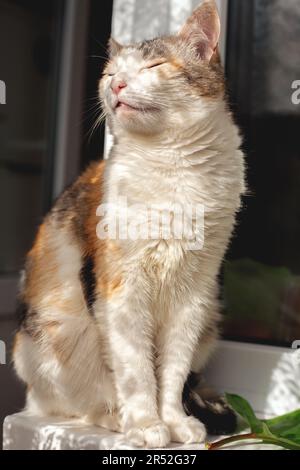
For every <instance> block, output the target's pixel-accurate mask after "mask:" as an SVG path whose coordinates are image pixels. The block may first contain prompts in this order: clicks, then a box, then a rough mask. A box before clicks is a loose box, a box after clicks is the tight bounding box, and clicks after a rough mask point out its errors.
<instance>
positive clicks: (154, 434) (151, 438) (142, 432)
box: [126, 421, 170, 449]
mask: <svg viewBox="0 0 300 470" xmlns="http://www.w3.org/2000/svg"><path fill="white" fill-rule="evenodd" d="M126 437H127V439H129V440H130V442H131V443H132V444H133V445H134V446H136V447H146V448H149V449H153V448H156V447H165V446H166V445H167V444H169V442H170V432H169V429H168V427H167V426H166V424H164V423H163V422H160V421H159V422H156V423H152V424H151V425H149V426H143V427H136V428H132V429H130V430H129V431H128V432H127V433H126Z"/></svg>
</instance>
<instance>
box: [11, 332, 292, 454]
mask: <svg viewBox="0 0 300 470" xmlns="http://www.w3.org/2000/svg"><path fill="white" fill-rule="evenodd" d="M293 354H294V353H293V352H292V351H291V350H288V349H284V348H277V347H270V346H260V345H254V344H244V343H235V342H230V341H221V342H220V345H219V348H218V351H217V353H216V355H215V357H214V358H213V360H212V361H211V363H210V366H209V368H208V370H207V373H206V376H207V380H208V383H209V384H211V385H213V386H215V387H216V388H217V389H218V390H220V391H227V392H233V393H237V394H240V395H242V396H244V397H245V398H247V399H248V400H249V401H250V402H251V404H252V406H253V407H254V409H255V411H256V412H257V413H258V414H259V415H264V416H273V415H278V414H281V413H285V412H288V411H292V410H294V409H295V408H299V407H300V391H299V387H298V386H295V385H296V384H297V383H298V384H299V383H300V372H299V369H300V362H298V363H297V361H295V356H293ZM218 439H219V438H218ZM208 440H209V441H212V440H213V441H214V440H216V438H214V437H210V438H209V439H208ZM3 448H4V450H13V449H19V450H21V449H37V450H43V449H57V450H58V449H61V450H65V449H74V450H76V449H94V450H117V449H118V450H122V449H123V450H130V449H133V447H132V446H130V444H129V443H128V442H126V440H125V438H124V436H123V435H121V434H117V433H112V432H109V431H107V430H104V429H101V428H97V427H93V426H87V425H83V424H82V423H80V422H78V421H76V420H66V419H64V418H40V417H36V416H30V415H28V414H26V413H24V412H23V413H18V414H15V415H12V416H8V417H7V418H6V419H5V422H4V437H3ZM168 449H172V450H178V451H181V450H204V444H199V445H198V444H197V445H184V446H181V445H178V444H171V445H170V446H169V447H168ZM230 449H236V450H243V449H245V450H251V449H260V450H262V449H271V446H263V445H261V444H258V445H253V444H251V445H245V444H244V443H243V445H241V444H238V445H235V446H230Z"/></svg>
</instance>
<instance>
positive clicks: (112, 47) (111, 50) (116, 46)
mask: <svg viewBox="0 0 300 470" xmlns="http://www.w3.org/2000/svg"><path fill="white" fill-rule="evenodd" d="M122 48H123V46H122V45H121V44H120V43H119V42H118V41H116V40H115V39H114V38H112V37H111V38H110V39H109V41H108V54H109V58H110V59H112V58H113V57H115V56H116V55H117V54H118V53H119V52H120V51H121V50H122Z"/></svg>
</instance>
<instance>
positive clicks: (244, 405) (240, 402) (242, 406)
mask: <svg viewBox="0 0 300 470" xmlns="http://www.w3.org/2000/svg"><path fill="white" fill-rule="evenodd" d="M225 396H226V400H227V402H228V403H229V405H230V406H231V407H232V408H233V409H234V410H235V411H236V412H237V413H238V414H239V415H240V416H241V417H242V418H244V419H245V420H246V421H247V423H248V425H249V426H250V429H251V432H253V433H256V434H261V433H263V423H262V422H261V421H260V420H259V419H258V418H257V417H256V416H255V413H254V411H253V409H252V407H251V405H250V404H249V403H248V402H247V400H245V399H244V398H242V397H240V396H239V395H234V394H231V393H226V394H225Z"/></svg>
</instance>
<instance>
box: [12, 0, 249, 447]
mask: <svg viewBox="0 0 300 470" xmlns="http://www.w3.org/2000/svg"><path fill="white" fill-rule="evenodd" d="M219 34H220V21H219V17H218V12H217V8H216V5H215V2H214V1H212V0H205V1H204V2H203V4H202V5H201V6H200V7H199V8H198V9H196V10H195V11H194V13H193V14H192V16H191V17H190V18H189V19H188V20H187V22H186V23H185V25H184V26H183V28H182V30H181V31H180V32H179V34H178V35H176V36H172V37H162V38H158V39H154V40H150V41H145V42H142V43H139V44H134V45H130V46H121V45H120V44H118V43H117V42H116V41H114V40H111V41H110V59H109V61H108V63H107V65H106V68H105V71H104V75H103V77H102V79H101V81H100V85H99V94H100V97H101V101H102V103H103V108H104V111H105V113H106V115H107V120H108V123H109V126H110V128H111V131H112V133H113V136H114V145H113V148H112V150H111V153H110V158H109V159H108V160H107V161H105V162H104V161H101V162H100V163H96V164H93V165H91V166H90V167H89V168H88V169H87V170H86V171H85V172H84V174H83V175H82V176H80V178H79V179H78V180H77V181H76V182H75V183H74V184H73V185H72V186H71V187H70V188H69V189H67V190H66V191H65V192H64V193H63V194H62V196H61V197H60V198H59V199H58V201H57V202H56V204H55V205H54V207H53V209H52V210H51V212H50V213H49V214H48V216H47V217H46V218H45V220H44V223H43V224H42V225H41V227H40V228H39V231H38V234H37V237H36V240H35V243H34V246H33V248H32V250H31V251H30V252H29V254H28V257H27V261H26V266H25V270H24V276H23V279H22V287H21V292H20V300H21V305H22V319H21V326H20V329H19V331H18V333H17V336H16V340H15V346H14V364H15V368H16V371H17V373H18V375H19V377H20V378H21V379H22V380H23V381H24V382H25V383H26V384H27V405H26V407H27V409H28V410H30V411H31V412H33V413H36V414H43V415H63V416H70V417H79V418H82V419H85V420H86V421H88V422H90V423H93V424H96V425H99V426H104V427H107V428H109V429H111V430H115V431H120V432H123V433H126V435H127V437H128V439H129V440H130V441H131V442H132V443H133V444H134V445H136V446H145V447H163V446H166V445H167V444H168V443H169V441H170V440H172V441H175V442H181V443H199V442H201V441H203V440H204V438H205V435H206V429H205V426H204V424H203V423H202V422H201V419H202V420H203V421H206V424H207V427H208V429H209V430H213V431H217V430H218V428H220V426H221V429H219V430H221V431H222V432H225V431H226V430H228V426H229V430H230V428H232V427H234V417H233V415H232V414H231V412H230V410H226V408H223V407H221V405H220V404H217V405H215V406H213V405H211V406H210V405H209V401H207V398H205V396H203V397H202V398H200V396H199V395H197V394H196V389H197V379H196V377H197V375H196V374H198V373H199V372H200V371H201V370H202V369H203V367H204V365H205V364H206V362H207V360H208V358H209V357H210V355H211V354H212V352H213V351H214V349H215V345H216V340H217V338H218V324H219V302H218V279H217V278H218V273H219V269H220V264H221V262H222V260H223V257H224V253H225V251H226V248H227V245H228V242H229V240H230V237H231V234H232V231H233V227H234V222H235V215H236V212H237V211H238V209H239V207H240V201H241V195H242V194H243V192H244V163H243V160H244V159H243V154H242V152H241V150H240V145H241V139H240V137H239V132H238V129H237V127H236V126H235V124H234V122H233V119H232V116H231V114H230V112H229V110H228V106H227V103H226V99H225V91H224V77H223V71H222V67H221V64H220V58H219V53H218V41H219ZM124 201H126V204H127V206H126V208H128V207H129V208H133V207H134V210H129V211H128V214H129V219H128V220H129V222H130V221H131V222H132V221H133V222H134V220H135V218H136V217H138V216H139V215H140V214H139V213H138V211H139V209H138V207H139V205H141V204H142V205H143V204H144V205H145V204H146V205H147V207H148V206H150V205H154V206H155V207H158V208H160V209H162V210H165V208H166V207H167V208H168V209H169V211H171V212H172V208H173V207H174V205H175V204H177V205H178V204H189V205H194V206H195V205H197V204H201V205H203V207H204V210H205V216H204V244H203V247H202V248H201V249H199V247H197V248H195V247H194V248H193V247H192V248H191V245H190V243H189V239H188V238H186V237H184V236H183V237H182V238H181V239H180V238H176V237H175V236H173V237H170V238H166V237H163V236H162V235H161V236H159V237H157V238H149V239H147V238H144V239H139V238H134V237H131V238H130V237H127V238H126V237H121V236H116V237H113V236H111V235H109V236H106V237H105V236H100V235H101V234H102V235H103V233H102V229H103V227H104V226H105V227H106V228H105V227H104V232H106V234H107V233H109V234H111V232H110V231H109V230H108V229H110V227H111V226H113V225H114V223H115V221H114V220H113V218H114V217H115V214H116V211H115V209H116V208H117V209H119V210H120V211H119V213H120V214H122V213H123V210H125V206H123V204H124ZM99 206H100V207H106V208H111V211H110V210H107V211H106V212H105V214H104V213H102V212H101V210H100V211H99ZM99 214H100V215H99ZM112 214H114V216H113V215H112ZM127 222H128V221H127ZM129 222H128V223H129ZM193 222H194V221H193ZM99 224H100V225H99ZM101 224H102V225H101ZM160 224H161V222H158V225H159V226H158V227H156V228H158V233H160V234H161V232H160V231H159V230H160V228H161V225H160ZM99 227H100V228H99ZM192 227H193V230H194V229H195V224H194V223H192ZM100 232H101V233H100ZM193 233H194V232H193ZM195 233H196V232H195ZM195 233H194V235H195ZM188 377H189V378H188ZM200 394H201V393H200ZM218 413H219V414H220V416H221V418H220V419H219V420H218V418H217V417H216V416H215V415H216V414H218ZM193 415H196V416H197V415H198V418H200V419H197V417H195V416H193ZM226 427H227V429H226Z"/></svg>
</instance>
